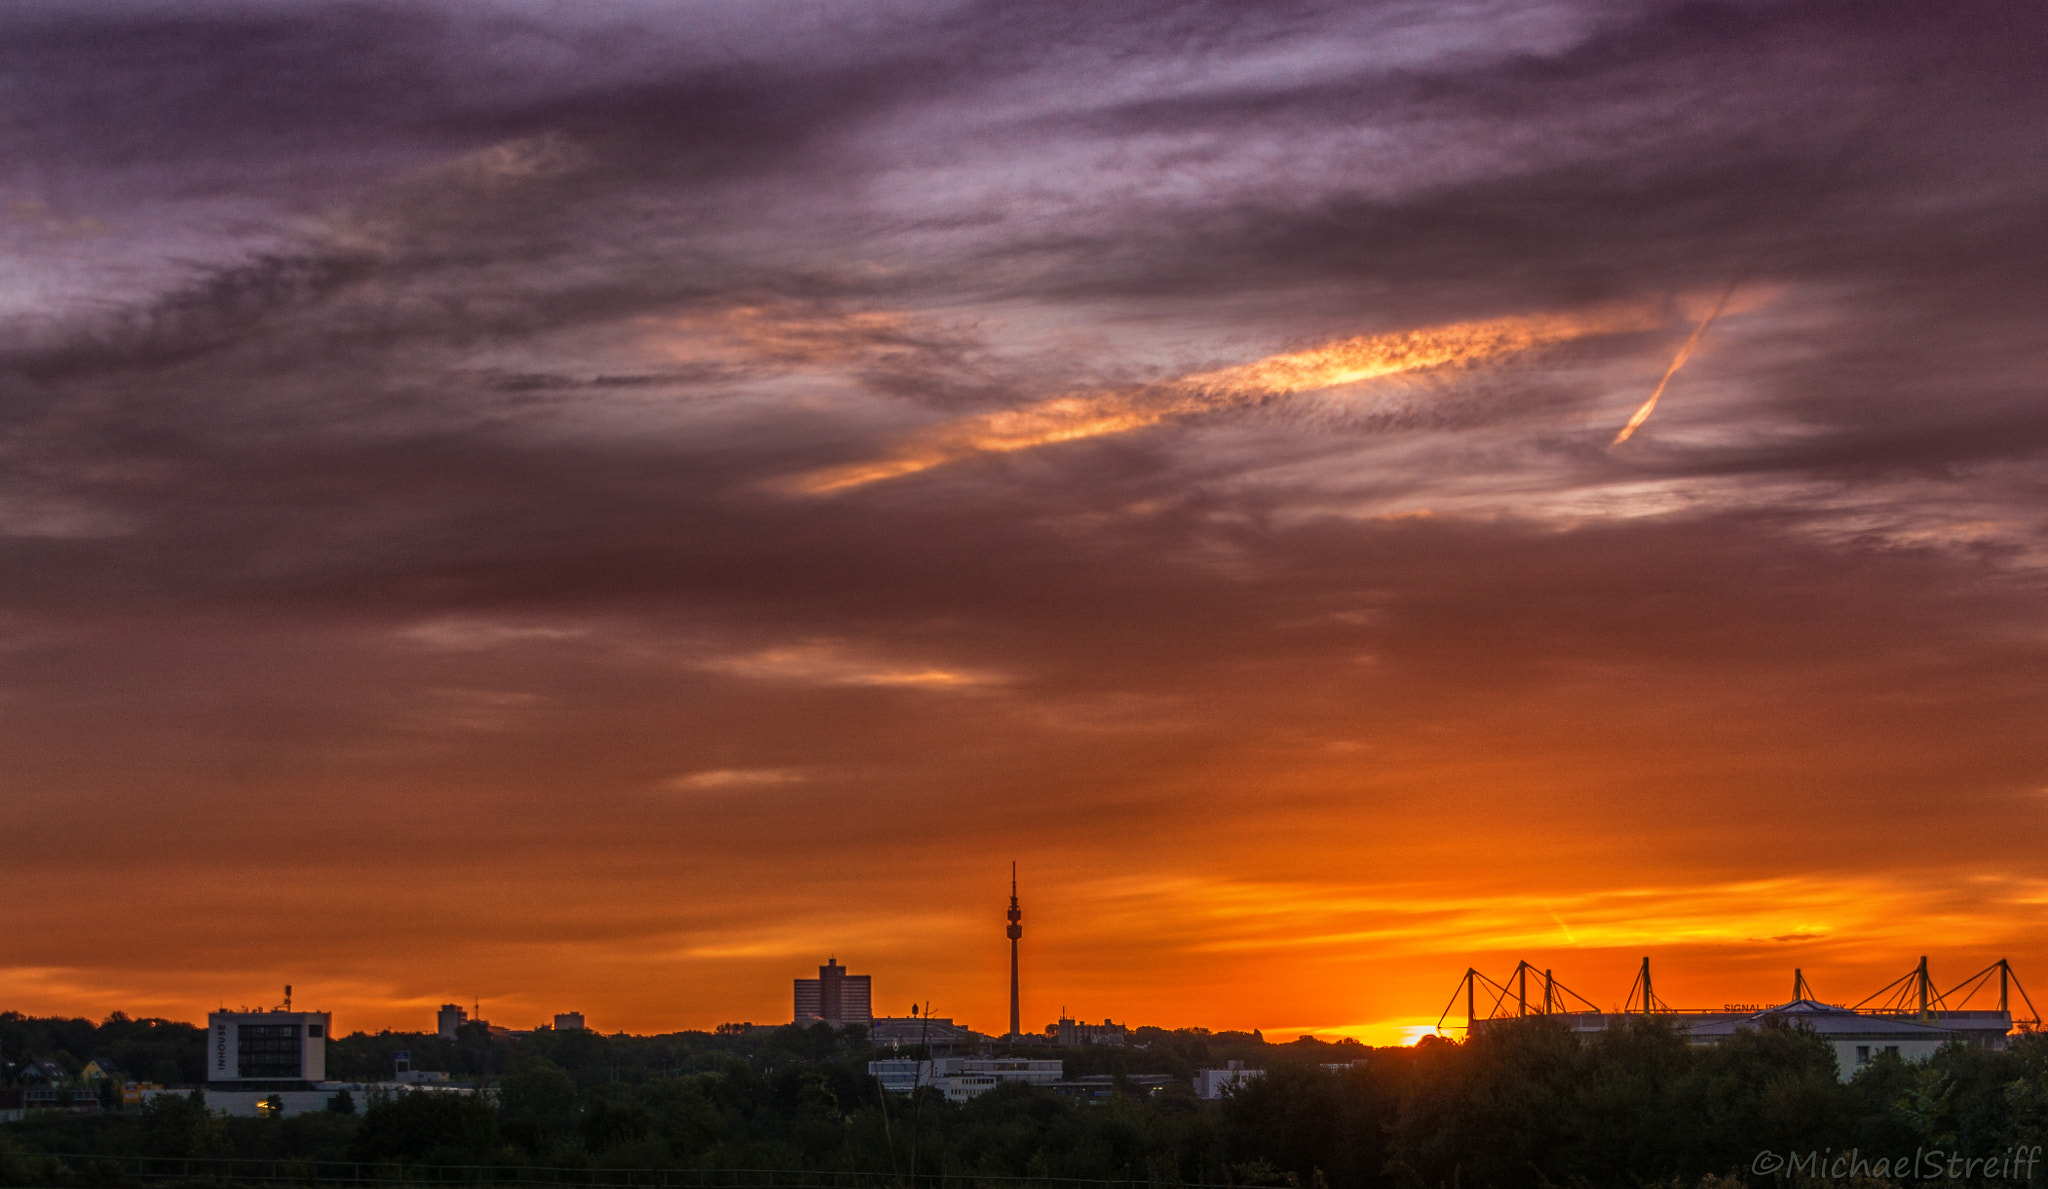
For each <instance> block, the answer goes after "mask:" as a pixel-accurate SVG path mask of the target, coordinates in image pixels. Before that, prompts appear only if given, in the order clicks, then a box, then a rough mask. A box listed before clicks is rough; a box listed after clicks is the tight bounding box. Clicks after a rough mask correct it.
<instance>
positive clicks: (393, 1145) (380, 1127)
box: [0, 1019, 2048, 1189]
mask: <svg viewBox="0 0 2048 1189" xmlns="http://www.w3.org/2000/svg"><path fill="white" fill-rule="evenodd" d="M1147 1031H1148V1032H1150V1033H1152V1034H1153V1035H1151V1036H1150V1038H1149V1040H1148V1041H1147V1045H1148V1047H1146V1048H1144V1049H1134V1048H1133V1049H1114V1048H1099V1049H1089V1050H1072V1051H1067V1052H1066V1053H1064V1054H1063V1055H1066V1056H1069V1057H1071V1058H1072V1061H1071V1063H1070V1065H1069V1069H1068V1073H1069V1076H1070V1077H1075V1076H1081V1075H1082V1074H1084V1073H1087V1072H1099V1073H1108V1074H1110V1075H1111V1077H1112V1081H1111V1086H1112V1087H1113V1089H1112V1092H1111V1093H1109V1094H1107V1095H1106V1096H1104V1097H1101V1098H1091V1099H1083V1100H1077V1099H1073V1098H1067V1097H1062V1096H1060V1095H1057V1094H1055V1093H1054V1092H1052V1091H1050V1090H1046V1089H1042V1088H1036V1087H1029V1086H1022V1085H1014V1086H1005V1087H1002V1088H1000V1089H997V1090H995V1091H993V1092H991V1093H988V1094H986V1095H983V1096H982V1097H980V1098H977V1099H974V1100H972V1101H970V1102H966V1103H949V1102H947V1101H945V1100H944V1099H943V1098H942V1097H940V1096H938V1095H936V1094H932V1093H926V1094H924V1095H922V1096H920V1097H919V1098H917V1099H910V1098H904V1097H897V1096H892V1095H885V1094H883V1093H882V1092H881V1091H880V1089H879V1087H878V1086H877V1084H876V1083H875V1081H874V1080H873V1079H872V1078H870V1077H868V1076H867V1073H866V1062H867V1061H868V1060H869V1059H870V1058H871V1057H872V1056H874V1055H875V1054H874V1052H873V1050H871V1049H870V1048H869V1046H868V1043H867V1039H866V1036H865V1034H864V1033H863V1032H862V1030H860V1029H846V1030H841V1031H836V1032H835V1031H834V1030H832V1029H831V1028H829V1027H827V1026H824V1025H819V1026H815V1027H813V1028H810V1029H798V1028H794V1027H790V1028H782V1029H776V1030H762V1029H756V1030H753V1031H752V1032H748V1033H743V1034H737V1035H712V1034H705V1033H683V1034H677V1035H675V1036H670V1037H604V1036H599V1035H596V1034H588V1033H584V1034H578V1033H561V1034H554V1035H549V1034H538V1036H537V1037H536V1038H527V1039H525V1040H522V1041H521V1042H520V1043H519V1044H518V1045H517V1046H508V1045H506V1044H505V1043H503V1042H502V1041H498V1042H493V1041H492V1040H491V1039H490V1038H489V1037H488V1036H487V1035H485V1034H482V1033H481V1031H480V1030H479V1031H478V1032H475V1033H472V1034H469V1035H466V1036H458V1037H457V1038H455V1039H454V1040H452V1041H447V1042H441V1041H439V1040H438V1038H433V1039H434V1042H435V1043H436V1044H446V1045H448V1046H450V1047H449V1049H448V1050H446V1052H444V1053H441V1054H438V1055H439V1056H442V1057H447V1058H449V1059H450V1063H451V1064H452V1063H454V1059H456V1058H460V1059H464V1060H474V1061H475V1062H476V1063H478V1064H479V1065H480V1066H483V1067H485V1068H476V1069H464V1070H458V1071H457V1072H467V1073H472V1074H475V1075H477V1076H480V1077H483V1078H485V1079H486V1080H488V1081H489V1082H490V1084H491V1085H492V1086H493V1088H494V1090H493V1093H492V1094H491V1095H489V1096H463V1095H452V1094H434V1093H402V1094H397V1095H393V1096H388V1097H387V1096H382V1095H377V1096H369V1097H367V1098H366V1100H362V1101H347V1102H340V1103H337V1106H339V1107H341V1108H342V1109H338V1110H330V1111H328V1112H325V1113H318V1114H309V1115H301V1116H297V1117H294V1118H289V1119H229V1118H223V1117H220V1116H218V1115H213V1114H210V1113H209V1112H208V1111H207V1110H206V1109H205V1107H204V1104H203V1102H201V1101H197V1100H194V1099H193V1098H190V1097H185V1096H177V1097H167V1098H160V1099H157V1100H155V1101H154V1102H153V1103H151V1104H150V1105H149V1106H148V1107H147V1108H144V1109H142V1110H140V1111H138V1112H135V1113H133V1114H128V1115H110V1116H98V1117H96V1116H58V1115H47V1116H32V1117H31V1118H29V1119H28V1120H25V1121H23V1122H21V1123H17V1124H12V1125H9V1126H7V1127H6V1128H4V1129H0V1179H4V1180H5V1181H6V1182H7V1183H10V1184H28V1183H38V1182H37V1178H38V1177H47V1176H48V1174H49V1169H48V1167H47V1166H45V1165H43V1164H39V1163H38V1161H39V1160H40V1158H41V1155H40V1154H47V1153H64V1154H71V1155H87V1156H91V1155H98V1156H108V1157H132V1156H144V1155H148V1156H166V1157H191V1156H201V1157H205V1156H211V1157H240V1158H260V1159H281V1158H296V1159H304V1160H331V1161H344V1160H346V1161H359V1162H366V1163H379V1164H386V1165H390V1164H400V1165H441V1166H455V1165H466V1166H477V1165H483V1166H497V1167H500V1168H505V1169H513V1168H519V1167H529V1168H608V1169H628V1168H638V1169H656V1168H693V1169H813V1170H846V1171H850V1172H860V1173H868V1174H878V1175H879V1174H889V1175H892V1176H895V1177H904V1176H906V1175H907V1174H909V1173H911V1172H912V1171H915V1172H917V1173H919V1174H925V1175H933V1176H939V1175H943V1176H945V1177H947V1178H949V1179H954V1178H957V1179H960V1180H961V1181H963V1182H971V1181H972V1180H973V1179H974V1178H976V1177H996V1176H1021V1177H1032V1178H1045V1179H1053V1178H1092V1179H1105V1180H1127V1181H1143V1182H1150V1183H1152V1184H1157V1185H1175V1184H1195V1183H1205V1184H1233V1185H1247V1186H1300V1187H1301V1189H1318V1187H1322V1186H1329V1187H1343V1189H1349V1187H1352V1186H1357V1187H1360V1189H1364V1187H1379V1186H1387V1187H1400V1189H1415V1187H1418V1186H1426V1187H1431V1189H1434V1187H1437V1186H1450V1187H1455V1189H1467V1187H1485V1186H1500V1187H1502V1189H1509V1187H1514V1189H1524V1187H1526V1189H1549V1187H1551V1186H1571V1185H1586V1186H1609V1185H1612V1186H1630V1187H1638V1186H1644V1185H1655V1184H1663V1185H1682V1186H1693V1185H1699V1184H1701V1183H1703V1182H1704V1183H1711V1184H1719V1185H1733V1184H1736V1183H1749V1184H1755V1185H1763V1184H1771V1183H1773V1182H1774V1181H1778V1180H1780V1179H1782V1178H1783V1176H1784V1174H1785V1173H1786V1172H1787V1171H1791V1170H1792V1169H1796V1168H1797V1166H1796V1165H1794V1166H1791V1168H1789V1169H1788V1168H1787V1167H1786V1164H1785V1161H1786V1159H1787V1158H1790V1157H1795V1156H1799V1155H1801V1154H1804V1153H1816V1154H1820V1153H1825V1154H1827V1155H1828V1156H1830V1157H1832V1156H1833V1155H1834V1154H1839V1153H1847V1152H1851V1151H1855V1152H1857V1153H1858V1154H1859V1156H1858V1158H1859V1159H1861V1160H1862V1161H1863V1162H1864V1163H1863V1165H1862V1168H1861V1172H1860V1173H1859V1175H1858V1176H1857V1177H1856V1178H1853V1179H1855V1180H1857V1181H1860V1183H1862V1184H1865V1185H1878V1184H1883V1183H1887V1182H1890V1183H1899V1184H1903V1183H1907V1182H1910V1181H1919V1180H1925V1179H1927V1178H1925V1177H1919V1176H1906V1175H1900V1176H1889V1175H1881V1174H1880V1175H1873V1174H1872V1173H1871V1171H1870V1170H1871V1169H1872V1168H1873V1167H1875V1165H1876V1162H1877V1161H1878V1160H1886V1161H1891V1160H1894V1159H1903V1158H1914V1157H1916V1156H1919V1157H1924V1156H1925V1155H1926V1154H1928V1153H1933V1152H1939V1153H1941V1154H1942V1158H1943V1159H1946V1158H1948V1157H1951V1156H1952V1157H1957V1158H1961V1159H1976V1160H1980V1161H1981V1160H1984V1159H1987V1158H1988V1159H1993V1160H1997V1161H1999V1163H1998V1165H1997V1167H1998V1169H1999V1175H1998V1176H1991V1175H1989V1174H1987V1173H1985V1172H1984V1168H1985V1166H1983V1165H1981V1164H1980V1165H1975V1166H1965V1167H1969V1168H1975V1169H1976V1170H1977V1171H1976V1172H1975V1173H1973V1174H1972V1175H1971V1176H1969V1177H1965V1178H1960V1179H1966V1180H1973V1181H1977V1182H1981V1183H1985V1184H1993V1183H2002V1184H2012V1183H2016V1182H2023V1181H2024V1180H2025V1176H2024V1174H2023V1173H2022V1172H2021V1171H2020V1170H2021V1166H2020V1165H2018V1164H2017V1163H2014V1162H2013V1161H2011V1160H2010V1159H2009V1158H2008V1157H2009V1156H2010V1155H2011V1154H2013V1153H2014V1152H2016V1151H2017V1152H2018V1153H2019V1154H2021V1155H2024V1154H2025V1152H2026V1151H2027V1150H2029V1149H2031V1148H2032V1147H2033V1146H2034V1145H2044V1144H2048V1040H2044V1038H2043V1037H2041V1036H2025V1037H2020V1038H2018V1039H2017V1040H2016V1041H2015V1042H2014V1044H2013V1045H2012V1046H2011V1047H2010V1048H2009V1049H2006V1050H2004V1051H1989V1050H1983V1049H1972V1048H1964V1047H1961V1046H1952V1047H1950V1048H1948V1049H1946V1050H1944V1051H1942V1052H1941V1053H1940V1054H1938V1055H1937V1056H1935V1057H1934V1058H1933V1059H1931V1060H1929V1061H1926V1062H1922V1063H1918V1064H1906V1063H1903V1062H1901V1061H1899V1060H1898V1059H1897V1058H1894V1057H1886V1056H1880V1057H1879V1058H1878V1059H1876V1060H1874V1061H1873V1062H1872V1063H1871V1064H1870V1065H1869V1066H1868V1067H1867V1068H1865V1069H1863V1070H1862V1071H1860V1072H1859V1073H1858V1074H1857V1076H1856V1077H1855V1078H1854V1079H1853V1080H1852V1081H1848V1082H1843V1081H1841V1080H1839V1079H1838V1077H1837V1074H1836V1066H1835V1059H1834V1055H1833V1052H1832V1050H1831V1049H1830V1048H1829V1047H1828V1046H1827V1045H1826V1044H1825V1043H1823V1042H1822V1041H1821V1040H1820V1039H1819V1038H1817V1037H1816V1036H1814V1035H1813V1034H1812V1033H1811V1032H1808V1031H1804V1030H1801V1029H1797V1028H1793V1027H1788V1026H1782V1025H1775V1024H1773V1025H1769V1026H1766V1027H1763V1028H1760V1029H1758V1030H1756V1031H1751V1032H1743V1033H1739V1034H1737V1035H1736V1036H1735V1037H1734V1038H1733V1039H1731V1040H1729V1041H1726V1042H1724V1043H1722V1044H1719V1045H1715V1046H1699V1045H1693V1044H1691V1043H1689V1042H1688V1041H1687V1040H1686V1038H1685V1036H1684V1034H1683V1033H1682V1032H1681V1031H1679V1030H1678V1029H1676V1028H1675V1027H1673V1026H1672V1025H1671V1024H1670V1023H1668V1022H1666V1021H1662V1020H1657V1019H1651V1020H1647V1021H1642V1022H1638V1023H1636V1024H1634V1025H1633V1026H1630V1027H1627V1028H1621V1029H1616V1030H1614V1031H1610V1032H1607V1033H1603V1034H1601V1035H1598V1036H1595V1037H1591V1038H1588V1039H1580V1038H1576V1037H1573V1036H1571V1035H1569V1034H1567V1033H1565V1032H1564V1031H1563V1030H1562V1029H1561V1028H1559V1027H1558V1026H1556V1025H1555V1024H1554V1023H1552V1022H1550V1021H1545V1020H1541V1019H1531V1020H1528V1021H1521V1022H1518V1023H1516V1024H1514V1025H1511V1026H1507V1027H1501V1028H1497V1029H1495V1030H1493V1031H1489V1032H1486V1033H1484V1034H1482V1035H1480V1036H1478V1037H1475V1038H1473V1039H1472V1040H1470V1041H1469V1042H1464V1043H1451V1042H1446V1041H1439V1040H1434V1039H1430V1040H1425V1041H1424V1042H1423V1043H1421V1044H1420V1045H1417V1046H1415V1047H1413V1048H1387V1049H1368V1048H1365V1047H1363V1046H1359V1045H1350V1044H1346V1045H1327V1044H1322V1043H1319V1042H1313V1041H1308V1042H1298V1043H1292V1044H1285V1045H1268V1044H1265V1043H1264V1042H1263V1040H1262V1039H1259V1038H1255V1037H1251V1036H1247V1035H1243V1034H1238V1035H1235V1036H1217V1035H1213V1034H1204V1033H1200V1032H1193V1031H1190V1032H1176V1033H1164V1032H1159V1031H1157V1030H1147ZM425 1039H428V1038H421V1037H402V1036H384V1037H369V1038H365V1037H355V1038H349V1040H347V1041H343V1042H338V1043H337V1044H336V1045H335V1046H334V1048H335V1049H336V1050H337V1052H340V1051H343V1050H345V1049H346V1047H347V1046H348V1045H349V1044H351V1043H355V1044H356V1045H357V1050H358V1051H357V1052H356V1054H355V1055H354V1056H353V1057H349V1058H347V1059H349V1060H362V1061H366V1062H371V1063H373V1064H374V1063H375V1062H377V1061H382V1060H386V1058H385V1056H384V1052H385V1049H386V1048H388V1049H389V1050H391V1051H396V1050H397V1049H398V1048H401V1047H405V1046H408V1045H409V1046H411V1048H410V1051H411V1052H412V1053H413V1054H414V1062H415V1064H416V1065H420V1064H425V1063H427V1062H428V1061H430V1060H433V1059H435V1056H436V1054H435V1050H434V1049H432V1048H431V1047H430V1046H426V1045H423V1044H422V1041H423V1040H425ZM401 1042H402V1043H401ZM1039 1052H1040V1053H1044V1052H1045V1051H1043V1050H1040V1051H1039ZM1034 1055H1037V1054H1034ZM1046 1055H1050V1054H1049V1053H1048V1054H1046ZM1226 1057H1239V1058H1242V1059H1246V1060H1248V1062H1249V1063H1251V1064H1254V1065H1263V1066H1264V1067H1265V1068H1266V1069H1267V1071H1268V1072H1267V1073H1266V1076H1265V1077H1263V1078H1262V1079H1260V1080H1258V1081H1256V1082H1253V1083H1251V1084H1250V1085H1248V1086H1247V1087H1246V1088H1245V1089H1244V1090H1243V1091H1242V1092H1240V1093H1238V1094H1236V1095H1235V1096H1233V1097H1231V1098H1228V1099H1226V1100H1224V1101H1222V1102H1204V1101H1201V1100H1199V1099H1197V1098H1196V1097H1195V1096H1194V1093H1193V1091H1192V1089H1190V1088H1189V1087H1187V1086H1185V1085H1177V1086H1171V1087H1168V1088H1166V1089H1164V1090H1162V1091H1159V1092H1156V1093H1148V1092H1145V1091H1144V1090H1143V1089H1141V1088H1133V1087H1131V1086H1130V1085H1129V1084H1128V1083H1127V1082H1125V1081H1123V1079H1122V1078H1121V1077H1119V1076H1117V1075H1122V1074H1134V1073H1141V1072H1154V1071H1158V1072H1179V1071H1180V1070H1183V1069H1187V1068H1192V1067H1193V1066H1194V1065H1196V1064H1203V1063H1208V1062H1210V1061H1216V1060H1222V1059H1225V1058H1226ZM1332 1064H1339V1065H1341V1066H1342V1067H1341V1068H1338V1069H1330V1068H1327V1066H1329V1065H1332ZM1090 1067H1093V1068H1090ZM384 1068H386V1069H388V1065H387V1066H385V1067H384ZM380 1072H381V1071H380ZM337 1076H341V1075H337ZM1765 1155H1768V1156H1771V1157H1773V1158H1776V1159H1777V1160H1778V1162H1779V1167H1778V1168H1776V1169H1772V1168H1770V1167H1768V1166H1769V1165H1770V1163H1771V1161H1770V1160H1764V1159H1760V1157H1762V1156H1765ZM2044 1155H2048V1153H2044ZM1913 1167H1914V1168H1915V1169H1917V1170H1924V1169H1925V1168H1926V1167H1929V1166H1928V1165H1927V1164H1926V1163H1925V1160H1924V1159H1922V1160H1921V1162H1920V1163H1918V1164H1915V1165H1914V1166H1913ZM1944 1167H1946V1166H1944ZM2028 1167H2029V1168H2030V1170H2031V1172H2032V1174H2033V1175H2034V1176H2035V1177H2036V1178H2043V1179H2048V1160H2037V1161H2036V1162H2034V1163H2033V1164H2032V1165H2031V1166H2028ZM1887 1171H1889V1168H1888V1169H1887ZM1835 1179H1836V1180H1840V1181H1842V1182H1843V1183H1844V1184H1847V1183H1849V1181H1850V1180H1851V1179H1852V1178H1847V1177H1837V1178H1835Z"/></svg>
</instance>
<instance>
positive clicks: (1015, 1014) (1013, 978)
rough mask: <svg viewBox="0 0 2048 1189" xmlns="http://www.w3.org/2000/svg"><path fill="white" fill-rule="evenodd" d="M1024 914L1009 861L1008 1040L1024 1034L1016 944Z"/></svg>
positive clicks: (1013, 866)
mask: <svg viewBox="0 0 2048 1189" xmlns="http://www.w3.org/2000/svg"><path fill="white" fill-rule="evenodd" d="M1023 921H1024V912H1023V910H1022V909H1020V908H1018V907H1017V860H1015V859H1012V860H1010V928H1009V930H1008V932H1009V935H1010V1039H1011V1040H1015V1039H1017V1038H1018V1037H1019V1036H1021V1035H1022V1034H1023V1032H1024V1028H1023V1016H1024V1013H1023V1012H1022V1010H1020V1005H1019V1003H1018V1001H1017V942H1018V940H1019V939H1020V938H1022V937H1023V936H1024V925H1023Z"/></svg>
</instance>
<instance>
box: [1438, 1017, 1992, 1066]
mask: <svg viewBox="0 0 2048 1189" xmlns="http://www.w3.org/2000/svg"><path fill="white" fill-rule="evenodd" d="M1653 1014H1654V1018H1656V1019H1660V1020H1669V1021H1671V1022H1672V1023H1674V1024H1676V1025H1677V1026H1678V1028H1679V1029H1680V1030H1682V1031H1683V1032H1685V1034H1686V1035H1687V1037H1689V1038H1690V1039H1691V1040H1692V1042H1693V1043H1694V1044H1719V1043H1721V1042H1722V1041H1724V1040H1727V1039H1728V1038H1729V1037H1731V1036H1733V1035H1735V1034H1736V1033H1737V1032H1739V1031H1741V1030H1743V1029H1745V1028H1749V1029H1754V1028H1760V1027H1762V1026H1764V1025H1765V1024H1766V1023H1769V1022H1771V1021H1774V1020H1775V1021H1779V1022H1782V1023H1786V1024H1790V1025H1792V1026H1794V1027H1798V1028H1808V1029H1811V1030H1812V1031H1813V1032H1815V1033H1817V1034H1819V1036H1820V1038H1821V1039H1822V1040H1824V1041H1826V1042H1827V1043H1828V1047H1829V1048H1832V1049H1833V1050H1834V1051H1835V1067H1836V1069H1837V1071H1838V1073H1839V1075H1840V1077H1841V1079H1842V1080H1843V1081H1845V1082H1846V1081H1848V1080H1849V1079H1850V1078H1852V1077H1855V1076H1856V1071H1857V1070H1859V1069H1862V1068H1863V1067H1864V1066H1865V1065H1868V1064H1870V1063H1871V1062H1872V1061H1874V1060H1876V1059H1877V1057H1878V1055H1879V1054H1882V1053H1887V1052H1889V1053H1891V1054H1892V1055H1894V1056H1896V1057H1899V1058H1900V1059H1902V1060H1905V1061H1921V1060H1925V1059H1926V1058H1928V1057H1931V1056H1933V1055H1934V1054H1935V1052H1936V1051H1937V1050H1939V1049H1940V1048H1941V1047H1942V1046H1943V1045H1946V1044H1963V1045H1969V1046H1971V1047H1973V1048H1987V1049H2002V1048H2004V1047H2005V1046H2006V1043H2007V1036H2008V1034H2009V1033H2010V1032H2011V1031H2012V1014H2011V1013H2010V1012H2006V1011H1989V1010H1982V1011H1967V1010H1965V1011H1957V1010H1949V1009H1938V1010H1930V1011H1927V1012H1926V1013H1924V1014H1923V1013H1919V1012H1901V1011H1857V1010H1855V1009H1854V1008H1848V1007H1839V1006H1836V1005H1834V1004H1829V1003H1821V1002H1820V1001H1818V1000H1814V999H1794V1000H1792V1001H1791V1002H1789V1003H1781V1004H1779V1005H1777V1006H1776V1007H1765V1008H1757V1007H1755V1006H1754V1005H1752V1006H1749V1007H1741V1008H1731V1009H1725V1010H1721V1011H1697V1012H1665V1011H1660V1012H1656V1013H1653ZM1538 1018H1541V1019H1547V1020H1551V1021H1554V1022H1555V1023H1557V1024H1560V1025H1562V1026H1563V1027H1564V1029H1565V1030H1566V1031H1568V1032H1571V1033H1574V1034H1577V1035H1580V1036H1585V1035H1588V1034H1591V1033H1596V1032H1605V1031H1607V1030H1608V1029H1610V1028H1625V1027H1627V1026H1628V1025H1630V1024H1631V1023H1633V1022H1635V1021H1638V1020H1641V1019H1643V1018H1644V1016H1643V1014H1642V1013H1641V1012H1550V1013H1548V1014H1544V1015H1535V1014H1532V1015H1530V1016H1506V1017H1502V1018H1500V1019H1496V1020H1476V1021H1474V1022H1473V1024H1472V1029H1473V1031H1474V1032H1475V1033H1477V1032H1483V1031H1485V1030H1487V1029H1489V1028H1498V1027H1502V1026H1504V1025H1507V1024H1510V1023H1511V1022H1513V1021H1514V1020H1517V1019H1538Z"/></svg>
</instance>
